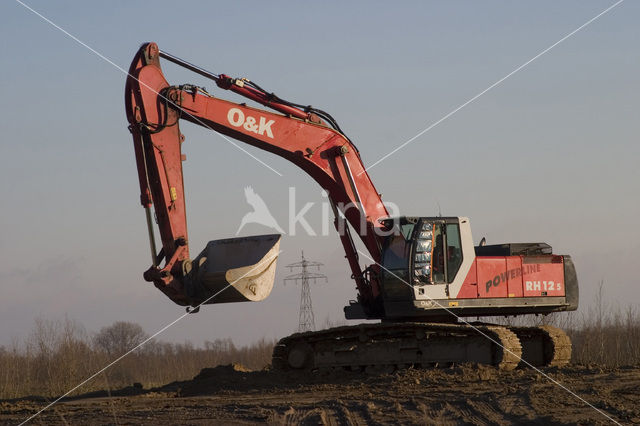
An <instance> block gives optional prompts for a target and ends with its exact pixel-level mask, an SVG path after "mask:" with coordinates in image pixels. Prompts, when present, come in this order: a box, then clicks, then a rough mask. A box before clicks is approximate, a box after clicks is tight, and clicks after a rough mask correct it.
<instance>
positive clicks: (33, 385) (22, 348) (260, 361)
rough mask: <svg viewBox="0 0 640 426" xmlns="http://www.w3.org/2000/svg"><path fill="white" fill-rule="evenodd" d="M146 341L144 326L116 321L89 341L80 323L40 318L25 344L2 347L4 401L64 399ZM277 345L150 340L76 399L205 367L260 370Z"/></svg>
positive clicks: (174, 377) (270, 342)
mask: <svg viewBox="0 0 640 426" xmlns="http://www.w3.org/2000/svg"><path fill="white" fill-rule="evenodd" d="M147 338H148V335H147V334H146V333H145V332H144V330H143V329H142V327H141V326H140V325H138V324H134V323H129V322H116V323H114V324H113V325H111V326H109V327H104V328H103V329H102V330H100V332H98V333H97V334H96V335H95V336H90V335H89V334H88V333H87V332H86V330H85V329H84V328H83V327H82V326H81V325H80V324H79V323H78V322H76V321H72V320H70V319H68V318H65V319H63V320H57V321H52V320H44V319H38V320H36V322H35V326H34V328H33V331H32V332H31V334H30V335H29V337H28V338H27V339H25V341H24V342H20V343H18V342H16V343H14V344H12V345H11V346H10V347H0V399H10V398H18V397H22V396H27V395H38V396H45V397H55V396H59V395H62V394H64V393H65V392H67V391H69V390H70V389H72V388H73V387H75V386H76V385H78V384H79V383H81V382H83V381H84V380H85V379H87V378H88V377H90V376H92V375H93V374H95V373H96V372H98V371H100V370H101V369H103V368H104V367H105V366H107V365H109V364H110V363H112V362H113V361H115V360H117V359H118V358H119V357H120V356H122V355H124V354H125V353H127V352H128V351H129V350H131V349H132V348H134V347H135V346H136V345H138V344H139V343H140V342H143V341H144V340H145V339H147ZM274 344H275V341H273V340H265V339H263V340H260V341H258V342H256V343H254V344H252V345H249V346H243V347H236V346H235V345H234V344H233V342H232V340H231V339H216V340H214V341H212V342H211V341H206V342H205V343H204V347H195V346H194V345H193V344H191V343H189V342H187V343H167V342H162V341H156V340H150V341H148V342H147V343H145V344H144V345H143V346H141V347H140V348H138V349H136V350H135V351H133V352H131V353H130V354H128V355H127V356H125V357H123V358H122V359H120V360H119V361H117V362H115V363H114V364H113V365H112V366H111V367H109V368H107V369H106V370H105V371H104V372H102V373H100V374H98V375H97V376H96V377H95V378H94V379H92V380H90V381H88V382H87V383H86V384H85V385H83V386H81V387H80V388H78V390H77V391H75V392H73V393H72V395H74V394H81V393H86V392H91V391H95V390H113V389H121V388H123V387H126V386H131V385H132V384H134V383H141V384H142V385H143V386H144V387H145V388H149V387H154V386H160V385H163V384H166V383H170V382H172V381H176V380H187V379H191V378H193V377H194V376H195V375H196V374H197V373H198V372H199V371H200V370H201V369H202V368H205V367H212V366H216V365H224V364H230V363H240V364H242V365H244V366H246V367H248V368H250V369H262V368H264V367H266V366H267V365H268V364H270V363H271V352H272V350H273V346H274Z"/></svg>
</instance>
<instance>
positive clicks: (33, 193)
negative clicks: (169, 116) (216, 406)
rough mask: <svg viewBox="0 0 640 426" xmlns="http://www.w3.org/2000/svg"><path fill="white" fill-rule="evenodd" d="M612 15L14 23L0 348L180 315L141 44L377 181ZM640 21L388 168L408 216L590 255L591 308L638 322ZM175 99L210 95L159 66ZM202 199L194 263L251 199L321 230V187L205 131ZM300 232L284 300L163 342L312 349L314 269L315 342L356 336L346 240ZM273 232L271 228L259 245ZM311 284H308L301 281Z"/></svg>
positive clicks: (192, 16) (5, 143) (555, 9)
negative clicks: (351, 330) (55, 330)
mask: <svg viewBox="0 0 640 426" xmlns="http://www.w3.org/2000/svg"><path fill="white" fill-rule="evenodd" d="M613 3H614V2H612V1H585V0H579V1H564V2H555V1H538V2H510V1H506V0H505V1H484V2H477V1H457V2H445V1H441V2H438V1H428V2H427V1H425V2H400V3H389V2H364V1H360V2H357V1H356V2H316V3H308V2H246V1H235V2H220V3H214V2H205V1H199V2H198V1H184V2H180V3H176V2H166V1H159V2H153V3H148V2H141V1H133V2H132V1H111V2H86V1H59V2H55V3H52V2H48V1H41V0H27V1H26V2H25V4H27V5H29V6H30V7H32V8H33V9H35V10H36V11H37V12H39V13H40V14H42V15H43V16H45V17H46V18H47V19H49V20H51V21H52V22H54V23H55V24H56V25H58V26H59V27H61V28H63V29H64V30H66V31H67V32H68V33H70V34H72V35H73V36H75V37H76V38H77V39H78V40H80V41H82V42H83V43H85V44H86V45H88V46H90V47H91V48H92V49H93V50H95V52H98V53H99V54H100V55H102V56H104V57H105V58H107V59H108V60H109V61H111V62H112V63H109V62H108V61H106V60H105V59H103V58H101V57H99V56H98V55H97V54H96V53H94V52H92V51H91V50H89V49H87V47H84V46H82V45H81V44H79V43H78V42H77V41H74V40H73V39H72V38H70V37H69V36H68V35H66V34H64V33H63V32H62V31H61V30H59V29H56V28H55V27H54V26H52V25H51V24H49V23H47V22H45V21H44V20H43V19H42V18H40V17H39V16H37V15H36V14H34V13H33V12H31V11H29V10H28V9H26V8H25V7H24V6H22V5H21V4H20V3H18V2H14V1H12V0H7V1H3V2H2V3H1V4H0V23H1V25H0V40H2V42H1V43H0V57H1V58H2V65H3V66H2V74H1V75H2V78H0V88H1V92H2V93H3V99H2V101H0V128H1V129H2V133H3V137H2V139H0V189H1V190H2V195H3V202H2V210H1V213H0V230H1V231H2V237H0V289H1V292H2V297H1V298H0V345H7V344H10V343H11V341H12V340H13V339H22V338H24V337H26V336H27V335H28V333H29V331H30V330H31V329H32V327H33V324H34V320H35V319H36V318H47V319H59V318H62V317H64V316H65V315H66V316H67V317H69V318H71V319H74V320H77V321H78V322H80V323H81V324H83V325H84V326H85V327H86V328H87V329H88V330H89V331H90V332H95V331H97V330H99V329H100V327H103V326H106V325H109V324H111V323H113V322H115V321H131V322H136V323H139V324H140V325H142V326H143V327H144V329H145V330H146V331H147V332H148V333H153V332H155V331H156V330H158V329H160V328H161V327H163V326H164V325H166V324H168V323H169V322H171V321H173V320H174V319H176V318H177V317H178V316H180V315H181V314H182V313H183V312H184V310H183V308H181V307H179V306H177V305H174V304H173V303H172V302H171V301H169V299H167V298H166V297H165V296H163V295H162V294H161V293H160V292H159V291H157V290H156V289H155V288H153V286H152V285H151V284H149V283H147V282H145V281H144V280H143V279H142V272H143V271H144V270H146V269H147V268H148V267H149V263H150V256H149V253H148V242H147V235H146V225H145V218H144V211H143V209H142V208H141V206H140V204H139V188H138V183H137V174H136V166H135V161H134V153H133V146H132V140H131V136H130V134H129V132H128V130H127V124H128V123H127V122H126V117H125V109H124V84H125V75H124V73H123V72H122V70H120V69H118V67H120V68H122V69H127V68H128V66H129V64H130V62H131V60H132V58H133V56H134V54H135V52H136V51H137V49H138V47H139V46H140V45H141V44H142V43H144V42H147V41H155V42H157V43H158V45H159V47H160V48H161V49H162V50H165V51H167V52H170V53H171V54H173V55H175V56H178V57H180V58H183V59H185V60H187V61H189V62H192V63H194V64H197V65H199V66H201V67H202V68H205V69H207V70H210V71H212V72H214V73H226V74H229V75H232V76H235V77H247V78H249V79H251V80H253V81H256V82H258V83H259V84H260V85H261V86H262V87H264V88H265V89H267V90H269V91H272V92H275V93H277V94H278V95H279V96H280V97H283V98H285V99H288V100H291V101H293V102H296V103H301V104H311V105H313V106H315V107H318V108H321V109H323V110H325V111H328V112H330V113H331V114H332V115H333V117H334V118H336V119H337V121H338V122H339V123H340V125H341V127H342V129H343V130H344V131H345V133H346V134H347V135H348V136H349V137H350V138H351V139H352V140H353V141H354V142H355V144H356V145H357V147H358V148H359V150H360V153H361V155H362V160H363V162H364V164H365V165H370V164H373V163H375V162H376V161H378V160H379V159H380V158H382V157H383V156H385V155H387V154H388V153H389V152H390V151H392V150H393V149H395V148H396V147H398V146H399V145H401V144H402V143H404V142H405V141H407V140H408V139H410V138H412V137H413V136H415V135H416V134H418V133H419V132H421V131H423V130H424V129H426V128H427V127H429V126H430V125H431V124H432V123H434V122H436V121H438V120H439V119H441V118H442V117H444V116H445V115H447V114H448V113H450V112H451V111H453V110H454V109H456V108H457V107H459V106H460V105H463V104H464V103H465V102H467V101H468V100H470V99H472V98H473V97H474V96H476V95H477V94H479V93H480V92H482V91H483V90H485V89H487V88H488V87H490V86H491V85H492V84H493V83H495V82H497V81H499V80H500V79H501V78H503V77H505V76H506V75H508V74H509V73H511V72H512V71H514V70H515V69H517V68H518V67H519V66H520V65H522V64H523V63H525V62H527V61H529V60H530V59H532V58H533V57H535V56H536V55H538V54H539V53H540V52H541V51H543V50H544V49H546V48H548V47H549V46H551V45H553V44H554V43H556V42H557V41H559V40H560V39H562V38H563V37H564V36H566V35H567V34H569V33H570V32H571V31H573V30H575V29H576V28H578V27H580V26H581V25H583V24H584V23H586V22H587V21H589V20H590V19H591V18H593V17H594V16H596V15H598V14H599V13H600V12H602V11H603V10H605V9H606V8H607V7H609V6H610V5H612V4H613ZM639 17H640V3H638V2H634V1H625V2H623V3H621V4H620V5H619V6H617V7H616V8H614V9H613V10H611V11H610V12H609V13H607V14H605V15H603V16H602V17H600V18H599V19H597V20H595V21H594V22H593V23H591V24H590V25H588V26H587V27H585V28H584V29H582V30H581V31H579V32H577V33H576V34H575V35H573V36H572V37H570V38H568V39H567V40H565V41H563V42H562V43H560V44H559V45H557V46H556V47H554V48H553V49H552V50H550V51H549V52H547V53H545V54H544V55H542V56H540V57H539V58H537V59H536V60H535V61H533V62H531V63H530V64H529V65H527V66H526V67H524V68H523V69H521V70H520V71H518V72H517V73H515V74H513V75H512V76H510V77H509V78H508V79H506V80H504V81H503V82H502V83H500V84H499V85H497V86H495V87H494V88H492V89H491V90H489V91H488V92H486V93H485V94H483V95H482V96H480V97H479V98H477V99H476V100H474V101H473V102H472V103H470V104H468V105H467V106H465V107H464V108H462V109H461V110H459V111H458V112H456V113H455V114H453V115H451V116H450V117H449V118H447V119H446V120H444V121H442V122H441V123H440V124H438V125H437V126H435V127H434V128H433V129H431V130H430V131H428V132H426V133H424V134H423V135H422V136H420V137H418V138H416V139H415V140H414V141H413V142H411V143H410V144H408V145H407V146H406V147H404V148H402V149H400V150H398V151H397V152H396V153H395V154H393V155H391V156H389V157H388V158H386V159H385V160H384V161H382V162H380V163H379V164H377V165H376V166H375V167H373V168H371V169H370V171H369V173H370V175H371V178H372V180H373V182H374V184H375V185H376V187H377V189H378V190H379V192H381V193H382V194H383V197H384V199H385V200H387V201H391V202H393V203H395V204H397V205H398V206H399V207H400V208H401V214H404V215H420V216H435V215H437V214H438V213H442V214H443V215H445V216H467V217H469V218H470V220H471V224H472V230H473V235H474V242H476V243H477V242H478V241H479V240H480V239H481V238H482V237H486V239H487V241H488V243H490V244H491V243H502V242H533V241H536V242H537V241H545V242H547V243H549V244H551V245H552V246H553V247H554V251H555V252H556V253H559V254H569V255H571V256H572V257H573V259H574V261H575V264H576V267H577V270H578V277H579V280H580V291H581V308H580V311H579V312H583V313H585V314H586V313H587V308H588V306H589V305H590V303H591V301H592V300H593V298H594V295H595V293H596V289H597V287H598V283H599V282H601V281H603V282H604V289H605V297H606V298H607V300H609V301H610V302H611V304H612V305H613V306H616V305H617V306H626V305H629V304H630V305H635V306H637V305H638V302H639V301H640V285H639V284H640V283H639V282H638V278H637V274H636V270H635V262H636V254H637V253H638V252H639V251H640V242H639V241H640V231H639V230H638V227H637V226H636V225H634V223H635V220H636V218H637V217H639V216H640V199H639V196H638V194H640V179H639V177H640V173H639V172H638V168H637V162H638V160H639V159H640V147H639V146H640V144H638V143H637V138H638V134H639V133H640V132H639V130H640V129H639V127H640V125H639V124H638V123H640V120H638V119H637V115H638V110H640V108H639V107H640V105H639V104H640V97H639V96H638V95H639V94H640V82H639V81H640V80H639V79H638V76H639V75H640V55H639V54H638V49H637V46H638V41H640V37H639V36H640V27H638V25H637V22H638V18H639ZM163 70H164V73H165V75H166V77H167V78H168V80H169V82H170V83H172V84H182V83H194V84H198V85H202V86H205V87H207V89H209V90H210V91H211V92H213V94H214V95H216V96H219V97H222V98H225V99H230V100H233V101H238V98H236V97H234V96H232V95H230V94H229V93H228V92H224V91H220V90H219V89H217V88H215V85H214V83H213V82H211V81H207V80H206V79H204V78H202V77H200V76H197V75H194V74H192V73H189V72H188V71H186V70H182V69H179V68H177V67H175V66H173V65H171V64H166V65H164V66H163ZM181 130H182V133H184V134H185V136H186V142H185V144H184V152H185V153H186V155H187V161H186V162H185V163H184V173H185V187H186V191H187V212H188V224H189V236H190V244H191V248H192V255H193V256H195V255H197V253H198V252H199V251H200V250H201V248H204V247H205V245H206V243H207V241H209V240H214V239H219V238H228V237H233V236H234V235H235V233H236V231H237V229H238V227H239V225H240V218H241V217H242V216H243V215H244V214H245V213H247V212H249V211H250V207H249V205H248V204H247V203H246V201H245V197H244V188H245V187H246V186H251V187H252V188H253V189H254V190H255V192H256V193H258V194H259V195H260V196H261V197H262V198H263V199H264V200H265V202H266V203H267V205H268V206H269V208H270V210H271V212H272V213H273V215H274V217H275V218H276V219H277V220H278V222H279V223H280V224H287V221H288V210H289V202H288V194H289V191H290V188H292V187H293V188H295V191H296V209H297V210H299V209H301V208H302V207H303V206H304V205H305V204H306V203H314V204H313V206H312V207H311V208H310V210H309V214H308V215H307V216H306V218H307V219H308V221H309V223H310V224H311V226H312V227H313V228H314V229H316V230H319V229H321V227H322V209H321V202H322V201H323V200H324V198H323V197H322V195H321V191H320V188H319V187H318V186H317V184H316V183H315V182H314V181H313V180H312V179H311V178H310V177H308V176H306V175H305V174H304V172H302V171H301V170H300V169H298V168H297V167H295V166H294V165H292V164H290V163H288V162H287V161H285V160H284V159H281V158H279V157H276V156H274V155H272V154H269V153H266V152H262V151H260V150H258V149H255V148H253V147H249V146H244V148H245V149H246V150H247V151H248V152H249V153H251V155H253V156H255V157H257V158H259V159H260V160H261V161H263V162H265V163H266V164H268V165H269V166H270V167H272V168H274V169H276V170H277V171H279V172H280V173H281V174H282V176H279V175H278V174H275V173H273V171H271V170H270V169H268V168H266V167H265V166H263V165H261V164H260V163H258V162H256V161H255V160H254V159H252V158H251V157H250V156H249V155H247V154H246V153H244V152H242V151H241V150H239V149H238V148H236V147H234V146H233V145H232V144H230V143H228V142H227V141H225V140H224V139H222V138H221V137H220V136H218V135H216V134H214V133H212V132H210V131H209V130H207V129H203V128H199V127H197V126H195V125H192V124H189V123H183V124H182V125H181ZM295 231H296V232H295V235H285V236H284V237H283V240H282V243H281V249H282V253H281V255H280V259H279V261H278V272H277V275H276V282H275V286H274V290H273V292H272V294H271V295H270V296H269V298H267V299H266V300H265V301H263V302H258V303H242V304H228V305H212V306H207V307H205V308H203V309H202V310H201V311H200V313H198V314H196V315H189V316H188V317H186V318H185V319H184V320H182V321H180V322H178V323H177V324H176V325H175V326H173V327H171V328H170V329H168V330H167V331H166V332H164V333H163V334H162V335H160V336H159V338H161V339H164V340H168V341H173V342H183V341H187V340H189V341H192V342H194V343H195V344H201V343H202V342H204V341H205V340H214V339H217V338H227V337H231V338H232V339H234V341H235V342H237V343H238V344H248V343H251V342H254V341H256V340H258V339H260V338H263V337H264V338H267V339H275V338H279V337H283V336H285V335H287V334H289V333H290V332H293V331H295V329H296V327H297V322H298V309H299V304H300V302H299V299H300V288H299V287H297V286H296V285H295V284H293V283H287V284H286V285H285V284H284V283H283V278H284V277H285V276H287V275H288V274H290V273H292V272H291V271H289V270H288V269H287V268H285V267H284V266H285V265H287V264H290V263H294V262H297V261H298V260H299V258H300V254H301V251H302V250H304V253H305V256H306V257H307V258H309V259H311V260H314V261H317V262H321V263H323V264H324V267H323V268H322V269H321V271H320V272H322V273H324V274H326V275H327V277H328V282H327V283H324V282H321V281H319V282H318V283H317V284H315V285H313V286H312V288H311V292H312V299H313V308H314V312H315V318H316V325H317V326H318V328H322V327H323V326H326V325H327V324H329V323H332V324H334V323H341V322H343V321H344V319H343V316H342V307H343V306H344V305H345V304H347V302H348V300H349V299H355V296H356V292H355V288H354V283H353V281H352V280H351V279H350V278H349V276H350V272H349V270H348V265H347V262H346V260H345V259H344V254H343V252H342V248H341V246H340V242H339V239H338V236H337V235H336V234H335V233H329V235H325V236H315V237H312V236H309V235H306V234H305V232H304V230H303V229H302V228H301V227H298V228H296V229H295ZM271 232H272V230H271V229H269V228H266V227H264V226H261V225H257V224H250V225H247V226H245V227H244V228H243V230H242V233H241V235H252V234H266V233H271ZM294 272H295V271H294Z"/></svg>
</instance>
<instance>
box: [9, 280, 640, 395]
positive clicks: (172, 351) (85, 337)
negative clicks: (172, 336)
mask: <svg viewBox="0 0 640 426" xmlns="http://www.w3.org/2000/svg"><path fill="white" fill-rule="evenodd" d="M594 302H595V303H593V304H592V305H591V306H590V307H589V308H587V309H584V310H582V311H581V312H569V313H561V314H555V315H548V316H522V317H516V318H511V319H505V320H503V321H502V322H503V323H508V324H510V325H540V324H552V325H556V326H558V327H560V328H562V329H564V330H565V331H566V332H567V333H568V334H569V335H570V337H571V340H572V342H573V356H572V362H573V363H576V364H585V365H599V366H605V367H619V366H624V365H640V313H639V312H638V309H637V307H636V306H627V307H624V308H620V307H619V306H615V305H613V304H610V303H608V302H606V301H605V300H604V297H603V286H602V285H601V286H600V290H599V292H598V294H597V296H596V299H595V301H594ZM486 320H488V321H492V322H495V321H496V318H487V319H486ZM331 325H332V324H330V323H329V321H326V323H325V328H328V327H329V326H331ZM334 325H335V324H334ZM147 338H148V335H147V334H146V333H145V332H144V330H143V329H142V327H141V326H140V325H138V324H134V323H128V322H116V323H114V324H112V325H111V326H108V327H104V328H102V329H101V330H100V331H99V332H98V333H96V334H95V335H89V333H87V331H86V330H85V329H84V328H83V327H82V326H81V325H80V324H79V323H78V322H76V321H72V320H70V319H68V318H65V319H63V320H59V321H52V320H44V319H38V320H36V322H35V326H34V328H33V331H32V332H31V334H30V335H29V337H28V338H26V339H25V341H24V342H15V343H14V344H13V345H11V346H10V347H0V399H9V398H18V397H22V396H27V395H39V396H46V397H54V396H59V395H62V394H64V393H65V392H67V391H68V390H70V389H72V388H73V387H75V386H76V385H78V384H79V383H81V382H83V381H84V380H85V379H87V378H88V377H90V376H92V375H94V374H95V373H96V372H98V371H100V370H102V369H103V368H104V367H105V366H108V365H109V364H110V363H113V365H111V366H110V367H109V368H107V369H105V371H104V372H102V373H100V374H98V375H97V376H96V377H95V378H94V379H92V380H90V381H87V383H86V384H84V385H83V386H81V387H79V388H78V390H77V391H75V392H73V394H80V393H85V392H90V391H94V390H110V389H121V388H123V387H126V386H131V385H132V384H134V383H136V382H137V383H141V384H142V385H143V386H144V387H145V388H149V387H154V386H160V385H163V384H166V383H170V382H172V381H176V380H188V379H191V378H192V377H194V376H195V375H196V374H197V373H198V372H199V371H200V370H201V369H202V368H206V367H214V366H216V365H224V364H230V363H240V364H242V365H244V366H245V367H248V368H250V369H252V370H257V369H262V368H264V367H266V366H267V365H269V364H270V362H271V352H272V349H273V346H274V344H275V343H276V342H275V340H264V339H263V340H260V341H258V342H256V343H254V344H252V345H249V346H244V347H236V346H235V345H234V344H233V342H232V341H231V339H218V340H214V341H212V342H210V341H207V342H205V343H204V346H203V347H196V346H194V345H193V344H191V343H188V342H187V343H167V342H162V341H157V340H150V341H148V342H147V343H145V344H144V345H142V346H141V347H140V348H138V349H136V350H134V351H133V352H131V353H130V354H128V355H127V356H125V357H123V358H122V359H120V360H118V358H119V357H121V356H122V355H123V354H125V353H127V352H128V351H130V350H131V349H132V348H134V347H136V345H138V344H139V343H140V342H143V341H144V340H146V339H147ZM115 360H118V361H117V362H114V361H115Z"/></svg>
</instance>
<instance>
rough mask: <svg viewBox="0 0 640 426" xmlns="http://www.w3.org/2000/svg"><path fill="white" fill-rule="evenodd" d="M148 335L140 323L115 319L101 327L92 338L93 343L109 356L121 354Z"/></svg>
mask: <svg viewBox="0 0 640 426" xmlns="http://www.w3.org/2000/svg"><path fill="white" fill-rule="evenodd" d="M147 337H148V335H147V333H145V332H144V330H143V329H142V327H141V326H140V324H136V323H133V322H126V321H117V322H114V323H113V324H112V325H110V326H108V327H102V328H101V329H100V331H99V332H98V334H96V336H95V337H94V338H93V343H94V344H95V345H96V347H97V348H98V349H101V350H103V351H105V352H106V353H108V354H109V355H111V356H114V355H122V354H124V353H125V352H127V351H129V350H131V349H133V348H134V347H135V346H136V345H138V344H140V342H142V341H143V340H145V339H146V338H147Z"/></svg>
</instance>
